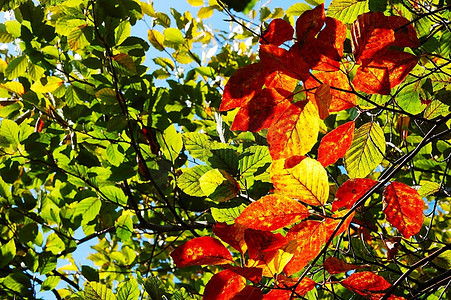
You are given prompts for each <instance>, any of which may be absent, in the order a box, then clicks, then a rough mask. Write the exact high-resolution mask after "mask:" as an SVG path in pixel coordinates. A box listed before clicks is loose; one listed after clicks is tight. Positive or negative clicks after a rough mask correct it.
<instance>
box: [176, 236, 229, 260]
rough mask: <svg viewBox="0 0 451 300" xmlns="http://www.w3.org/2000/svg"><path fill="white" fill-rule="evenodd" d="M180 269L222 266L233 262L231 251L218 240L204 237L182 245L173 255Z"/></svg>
mask: <svg viewBox="0 0 451 300" xmlns="http://www.w3.org/2000/svg"><path fill="white" fill-rule="evenodd" d="M171 257H172V259H174V262H175V264H176V265H177V267H178V268H182V267H187V266H196V265H222V264H228V263H232V262H233V257H232V255H231V254H230V252H229V250H227V248H226V247H224V245H223V244H222V243H221V242H220V241H219V240H217V239H215V238H212V237H209V236H203V237H198V238H194V239H192V240H190V241H188V242H186V243H184V244H183V245H180V246H179V247H177V249H175V250H174V251H173V252H172V253H171Z"/></svg>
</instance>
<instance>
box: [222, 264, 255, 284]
mask: <svg viewBox="0 0 451 300" xmlns="http://www.w3.org/2000/svg"><path fill="white" fill-rule="evenodd" d="M223 267H224V268H226V269H227V270H230V271H233V272H235V273H237V274H238V275H241V276H243V277H244V278H246V279H249V280H250V281H252V282H253V283H258V282H260V280H261V279H262V269H260V268H247V267H236V266H232V265H223Z"/></svg>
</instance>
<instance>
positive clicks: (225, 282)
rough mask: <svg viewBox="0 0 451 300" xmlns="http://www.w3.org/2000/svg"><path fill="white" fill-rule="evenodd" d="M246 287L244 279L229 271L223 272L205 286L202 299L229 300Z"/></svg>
mask: <svg viewBox="0 0 451 300" xmlns="http://www.w3.org/2000/svg"><path fill="white" fill-rule="evenodd" d="M245 286H246V279H245V278H244V277H243V276H240V275H238V274H236V273H235V272H232V271H230V270H223V271H221V272H219V273H217V274H215V275H214V276H213V277H211V279H210V281H209V282H208V283H207V285H206V286H205V291H204V295H203V297H202V299H204V300H229V299H231V298H233V296H235V295H236V294H237V293H239V292H240V291H241V290H242V289H244V287H245Z"/></svg>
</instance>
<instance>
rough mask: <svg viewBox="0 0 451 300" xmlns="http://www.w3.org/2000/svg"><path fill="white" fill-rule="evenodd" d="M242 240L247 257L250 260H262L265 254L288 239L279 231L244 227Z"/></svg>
mask: <svg viewBox="0 0 451 300" xmlns="http://www.w3.org/2000/svg"><path fill="white" fill-rule="evenodd" d="M244 240H245V241H246V245H247V248H248V253H249V258H250V259H252V260H262V259H263V257H264V256H265V254H268V253H270V252H275V251H277V250H278V249H280V248H282V247H284V246H285V245H287V244H288V240H287V239H286V238H285V237H284V236H282V235H281V234H280V233H271V232H269V231H263V230H255V229H246V230H245V231H244ZM274 254H275V253H274Z"/></svg>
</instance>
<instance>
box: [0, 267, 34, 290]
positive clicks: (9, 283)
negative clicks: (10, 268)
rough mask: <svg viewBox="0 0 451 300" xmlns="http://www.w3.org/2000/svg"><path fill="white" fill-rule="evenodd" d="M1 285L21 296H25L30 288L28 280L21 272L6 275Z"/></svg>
mask: <svg viewBox="0 0 451 300" xmlns="http://www.w3.org/2000/svg"><path fill="white" fill-rule="evenodd" d="M2 285H3V286H5V287H7V288H8V289H9V290H13V291H15V292H18V293H19V294H22V295H26V294H27V292H28V290H29V289H30V288H31V284H30V279H29V278H28V277H27V276H25V274H23V273H21V272H14V273H12V274H10V275H8V276H7V277H6V278H5V279H4V280H3V282H2Z"/></svg>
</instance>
